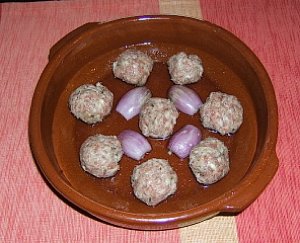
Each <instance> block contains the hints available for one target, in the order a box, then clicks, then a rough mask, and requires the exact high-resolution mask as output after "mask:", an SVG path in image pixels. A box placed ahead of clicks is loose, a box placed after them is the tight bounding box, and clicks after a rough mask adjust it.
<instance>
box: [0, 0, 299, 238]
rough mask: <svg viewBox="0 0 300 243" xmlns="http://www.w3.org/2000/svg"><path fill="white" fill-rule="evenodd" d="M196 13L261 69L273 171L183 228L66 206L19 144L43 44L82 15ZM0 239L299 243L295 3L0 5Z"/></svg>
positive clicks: (158, 0)
mask: <svg viewBox="0 0 300 243" xmlns="http://www.w3.org/2000/svg"><path fill="white" fill-rule="evenodd" d="M160 13H165V14H178V15H187V16H192V17H195V18H202V17H203V18H204V19H206V20H209V21H211V22H214V23H216V24H219V25H221V26H223V27H225V28H227V29H228V30H230V31H232V32H233V33H235V34H236V35H237V36H238V37H240V38H241V39H242V40H243V41H244V42H245V43H246V44H247V45H248V46H249V47H250V48H251V49H252V50H253V51H254V52H255V53H256V54H257V56H258V57H259V58H260V60H261V61H262V63H263V64H264V65H265V67H266V69H267V71H268V73H269V75H270V77H271V79H272V82H273V85H274V88H275V92H276V97H277V102H278V107H279V138H278V144H277V154H278V157H279V160H280V166H279V171H278V173H277V174H276V176H275V178H274V180H273V181H272V182H271V184H270V185H269V186H268V187H267V189H266V190H265V191H264V192H263V194H262V195H261V196H260V197H259V198H258V199H257V200H256V201H255V202H254V203H253V204H252V205H251V206H250V207H249V208H247V209H246V210H245V211H244V212H243V213H241V214H239V215H238V216H235V217H234V216H229V217H224V216H223V217H215V218H213V219H211V220H208V221H205V222H202V223H200V224H196V225H193V226H190V227H186V228H182V229H177V230H169V231H159V232H143V231H133V230H126V229H121V228H117V227H114V226H110V225H107V224H104V223H101V222H99V221H96V220H94V219H92V218H90V217H88V216H87V215H84V214H82V213H80V212H78V211H76V210H75V209H74V208H72V207H70V206H69V205H68V204H66V203H65V202H64V201H63V200H62V199H61V198H59V197H58V196H57V195H56V194H54V193H53V192H52V191H51V190H50V188H49V187H48V186H47V185H46V183H45V182H44V181H43V179H42V177H41V175H40V174H39V172H38V170H37V168H36V165H35V163H34V160H33V158H32V155H31V152H30V148H29V143H28V114H29V109H30V102H31V98H32V95H33V91H34V88H35V86H36V84H37V82H38V79H39V76H40V74H41V72H42V70H43V68H44V66H45V65H46V63H47V56H48V51H49V48H50V47H51V46H52V45H53V44H54V43H55V42H56V41H58V40H59V39H60V38H61V37H62V36H64V35H65V34H66V33H68V32H69V31H71V30H72V29H74V28H76V27H78V26H80V25H82V24H84V23H86V22H91V21H108V20H112V19H117V18H120V17H125V16H132V15H143V14H160ZM0 14H1V15H0V16H1V22H0V85H1V86H0V87H1V89H0V117H1V120H0V141H1V145H2V148H1V150H0V185H1V193H0V205H1V207H0V215H1V216H0V241H1V242H166V243H167V242H295V243H296V242H300V233H299V232H300V212H299V211H300V206H299V204H300V203H299V198H300V156H299V149H298V147H299V144H300V136H298V133H299V132H300V125H299V124H300V122H299V119H300V109H299V106H300V98H299V93H300V84H298V82H300V59H299V56H300V28H299V23H300V4H299V1H297V0H278V1H275V0H273V1H268V0H261V1H250V0H248V1H247V0H231V1H222V0H201V1H200V2H199V1H196V0H190V1H188V0H177V1H172V0H151V1H146V0H145V1H141V0H140V1H138V0H131V1H121V0H118V1H109V0H107V1H96V0H95V1H91V0H86V1H60V2H40V3H3V4H1V5H0Z"/></svg>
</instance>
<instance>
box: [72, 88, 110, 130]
mask: <svg viewBox="0 0 300 243" xmlns="http://www.w3.org/2000/svg"><path fill="white" fill-rule="evenodd" d="M113 98H114V96H113V93H112V92H111V91H110V90H109V89H108V88H106V87H105V86H103V85H102V84H101V83H97V84H96V85H93V84H84V85H81V86H80V87H78V88H77V89H76V90H75V91H74V92H73V93H72V94H71V96H70V98H69V107H70V110H71V112H72V114H73V115H74V116H75V117H76V118H78V119H80V120H82V121H84V122H85V123H88V124H94V123H97V122H100V121H102V120H103V118H104V117H105V116H107V115H108V114H109V113H110V111H111V109H112V105H113Z"/></svg>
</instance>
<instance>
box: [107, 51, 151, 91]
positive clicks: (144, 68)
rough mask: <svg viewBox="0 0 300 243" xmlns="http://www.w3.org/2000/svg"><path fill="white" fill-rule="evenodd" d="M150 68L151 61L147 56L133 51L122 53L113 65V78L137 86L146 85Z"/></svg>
mask: <svg viewBox="0 0 300 243" xmlns="http://www.w3.org/2000/svg"><path fill="white" fill-rule="evenodd" d="M152 68H153V61H152V59H151V58H150V57H149V56H147V54H145V53H143V52H141V51H138V50H133V49H129V50H126V51H124V52H123V53H122V54H121V55H120V56H119V57H118V59H117V60H116V61H115V62H114V63H113V73H114V75H115V77H117V78H119V79H122V80H123V81H125V82H126V83H129V84H134V85H137V86H142V85H144V84H145V83H146V81H147V79H148V76H149V75H150V72H151V71H152Z"/></svg>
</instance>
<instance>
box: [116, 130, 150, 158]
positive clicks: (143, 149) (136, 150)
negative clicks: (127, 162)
mask: <svg viewBox="0 0 300 243" xmlns="http://www.w3.org/2000/svg"><path fill="white" fill-rule="evenodd" d="M118 139H119V140H120V142H121V144H122V148H123V152H124V154H126V155H127V156H128V157H130V158H132V159H134V160H140V159H142V158H143V157H144V155H145V154H146V153H148V152H150V151H151V150H152V148H151V145H150V143H149V142H148V140H147V139H146V138H145V137H144V136H143V135H141V134H140V133H138V132H135V131H132V130H124V131H123V132H121V133H120V134H119V136H118Z"/></svg>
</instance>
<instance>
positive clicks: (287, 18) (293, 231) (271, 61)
mask: <svg viewBox="0 0 300 243" xmlns="http://www.w3.org/2000/svg"><path fill="white" fill-rule="evenodd" d="M201 6H202V12H203V16H204V19H206V20H209V21H211V22H214V23H216V24H218V25H221V26H223V27H224V28H226V29H228V30H230V31H231V32H233V33H234V34H236V35H237V36H238V37H240V38H241V39H242V40H243V41H244V42H245V43H246V44H247V45H248V46H249V47H250V48H251V49H252V50H253V51H254V52H255V53H256V54H257V56H258V57H259V58H260V60H261V61H262V63H263V64H264V66H265V67H266V69H267V71H268V73H269V75H270V77H271V79H272V82H273V85H274V88H275V92H276V97H277V102H278V109H279V138H278V143H277V154H278V157H279V160H280V165H279V171H278V173H277V174H276V176H275V178H274V180H273V181H272V182H271V184H270V185H269V186H268V187H267V189H266V190H265V191H264V192H263V194H262V195H261V196H260V197H259V198H258V199H257V200H256V201H255V202H254V203H253V204H252V205H251V206H250V207H249V208H248V209H246V210H245V211H244V212H243V213H241V214H240V215H238V216H237V225H238V234H239V240H240V241H241V242H300V233H299V232H300V231H299V229H300V210H299V209H300V203H299V202H300V201H299V198H300V164H299V163H300V156H299V149H297V147H299V144H300V136H299V135H298V134H299V132H300V123H299V120H300V109H299V105H300V96H299V93H300V85H299V80H300V61H299V56H300V31H299V30H300V29H299V23H300V15H299V13H300V4H299V1H297V0H289V1H288V0H285V1H284V0H282V1H267V0H261V1H245V0H236V1H222V0H201Z"/></svg>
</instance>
